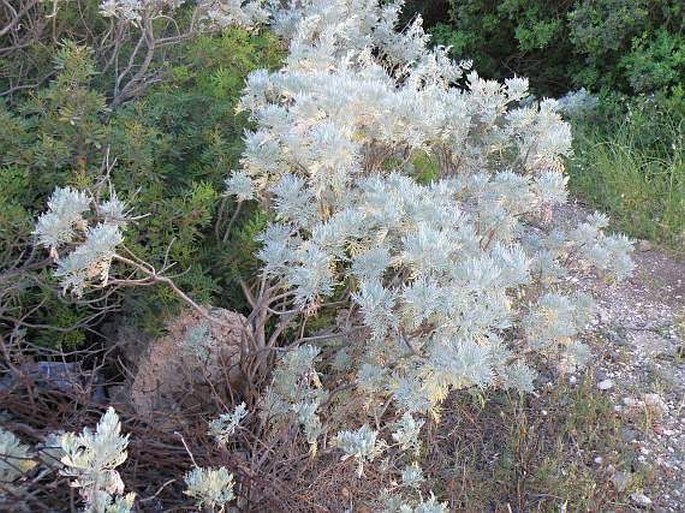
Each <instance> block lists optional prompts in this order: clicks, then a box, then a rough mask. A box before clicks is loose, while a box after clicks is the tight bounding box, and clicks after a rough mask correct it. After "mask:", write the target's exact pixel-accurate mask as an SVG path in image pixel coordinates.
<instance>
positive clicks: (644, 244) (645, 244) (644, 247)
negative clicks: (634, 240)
mask: <svg viewBox="0 0 685 513" xmlns="http://www.w3.org/2000/svg"><path fill="white" fill-rule="evenodd" d="M637 249H638V250H639V251H652V249H654V245H653V244H652V243H651V242H649V241H648V240H644V239H642V240H641V241H640V242H638V244H637Z"/></svg>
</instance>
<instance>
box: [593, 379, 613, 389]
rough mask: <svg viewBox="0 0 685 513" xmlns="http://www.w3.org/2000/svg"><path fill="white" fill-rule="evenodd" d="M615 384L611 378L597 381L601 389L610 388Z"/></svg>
mask: <svg viewBox="0 0 685 513" xmlns="http://www.w3.org/2000/svg"><path fill="white" fill-rule="evenodd" d="M613 386H614V382H613V381H612V380H610V379H605V380H602V381H600V382H599V383H597V388H599V389H600V390H609V389H610V388H611V387H613Z"/></svg>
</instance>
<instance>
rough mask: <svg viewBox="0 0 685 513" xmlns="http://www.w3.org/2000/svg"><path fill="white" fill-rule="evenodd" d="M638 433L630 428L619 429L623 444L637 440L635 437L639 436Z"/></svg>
mask: <svg viewBox="0 0 685 513" xmlns="http://www.w3.org/2000/svg"><path fill="white" fill-rule="evenodd" d="M639 434H640V433H639V431H637V430H636V429H631V428H622V429H621V439H622V440H623V441H624V442H625V443H630V442H633V441H635V440H637V437H638V436H639Z"/></svg>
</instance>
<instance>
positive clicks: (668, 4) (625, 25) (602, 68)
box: [413, 0, 685, 96]
mask: <svg viewBox="0 0 685 513" xmlns="http://www.w3.org/2000/svg"><path fill="white" fill-rule="evenodd" d="M449 4H450V9H449V15H448V16H445V17H444V18H443V19H442V20H439V21H438V22H437V23H435V25H434V26H432V29H431V32H432V34H433V36H434V39H435V42H437V43H439V44H446V45H451V46H452V47H453V54H454V55H456V56H458V57H459V58H470V59H473V60H474V61H475V62H478V63H479V69H480V70H481V72H482V73H483V74H484V75H485V76H491V77H494V78H498V79H502V78H504V77H506V76H511V75H512V74H514V73H518V74H521V75H525V76H528V77H529V78H530V80H531V84H532V87H533V90H534V91H535V92H536V93H538V94H544V95H556V96H558V95H560V94H562V93H564V92H565V91H567V90H569V89H571V88H574V87H576V88H577V87H587V88H591V89H592V90H595V91H597V90H599V89H613V90H617V91H622V92H652V91H657V90H667V89H669V88H671V87H674V86H676V85H678V84H680V83H682V81H683V77H684V76H685V75H684V73H685V69H684V68H683V56H682V55H683V44H685V43H684V41H685V35H684V34H683V26H684V25H683V15H684V12H683V7H682V3H681V2H678V1H675V0H659V1H655V2H648V1H646V0H639V1H635V0H601V1H598V2H596V1H585V0H575V1H572V2H561V1H553V2H544V1H533V2H524V1H520V0H506V1H503V2H495V1H490V0H451V1H450V2H449ZM429 5H430V2H416V3H415V4H414V6H413V8H414V9H416V10H417V11H418V12H421V11H422V10H424V9H426V10H427V9H429Z"/></svg>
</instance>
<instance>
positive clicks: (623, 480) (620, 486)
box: [611, 471, 630, 492]
mask: <svg viewBox="0 0 685 513" xmlns="http://www.w3.org/2000/svg"><path fill="white" fill-rule="evenodd" d="M611 482H612V483H613V485H614V487H615V488H616V490H617V491H619V492H623V491H624V490H625V489H626V488H628V485H629V484H630V474H628V473H627V472H619V471H616V472H614V473H613V474H612V476H611Z"/></svg>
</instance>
